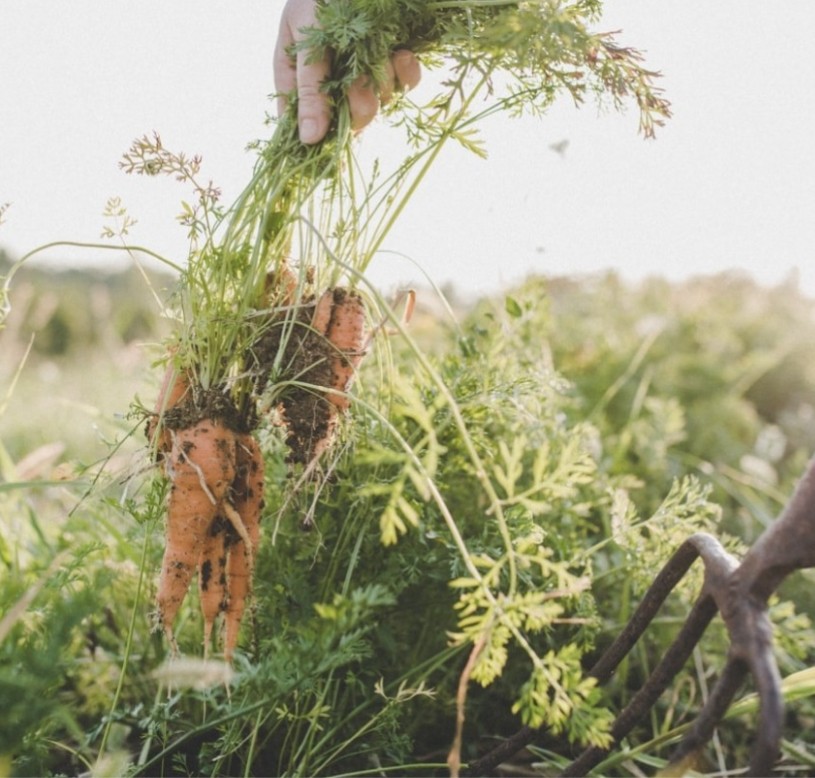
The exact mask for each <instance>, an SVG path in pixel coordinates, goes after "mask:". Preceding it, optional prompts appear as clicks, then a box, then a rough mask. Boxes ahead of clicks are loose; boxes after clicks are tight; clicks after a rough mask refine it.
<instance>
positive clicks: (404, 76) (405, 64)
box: [391, 49, 422, 91]
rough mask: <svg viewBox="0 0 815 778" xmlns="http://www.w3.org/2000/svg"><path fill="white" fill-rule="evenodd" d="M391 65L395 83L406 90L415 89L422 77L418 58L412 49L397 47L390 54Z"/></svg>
mask: <svg viewBox="0 0 815 778" xmlns="http://www.w3.org/2000/svg"><path fill="white" fill-rule="evenodd" d="M391 65H392V66H393V70H394V76H395V78H394V80H395V82H396V84H397V85H398V86H399V87H401V88H402V89H404V90H405V91H408V90H410V89H415V88H416V87H417V86H418V85H419V81H420V80H421V78H422V68H421V66H420V65H419V60H418V59H416V55H415V54H414V53H413V52H412V51H408V50H407V49H399V50H398V51H395V52H394V53H393V55H392V56H391Z"/></svg>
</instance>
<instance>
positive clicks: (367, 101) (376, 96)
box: [348, 49, 421, 132]
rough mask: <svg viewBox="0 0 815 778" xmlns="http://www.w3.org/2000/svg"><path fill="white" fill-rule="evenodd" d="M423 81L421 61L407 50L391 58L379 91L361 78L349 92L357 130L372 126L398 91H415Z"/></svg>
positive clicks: (352, 114) (352, 116)
mask: <svg viewBox="0 0 815 778" xmlns="http://www.w3.org/2000/svg"><path fill="white" fill-rule="evenodd" d="M420 78H421V67H420V65H419V60H417V59H416V57H415V55H414V54H413V52H412V51H408V50H407V49H399V50H398V51H395V52H394V53H393V54H392V55H391V58H390V60H389V61H388V62H387V63H386V64H385V80H384V81H383V82H382V83H381V84H379V89H378V90H376V89H375V88H374V86H373V84H372V83H371V80H370V79H369V78H367V77H362V76H361V77H360V78H358V79H357V80H356V81H355V82H354V83H353V84H352V85H351V87H350V88H349V89H348V105H349V107H350V109H351V126H352V127H353V129H354V130H355V131H357V132H358V131H359V130H361V129H362V128H363V127H365V126H366V125H368V124H370V123H371V121H372V120H373V119H374V117H375V116H376V114H377V112H378V111H379V106H380V104H382V105H386V104H387V103H388V102H389V101H390V100H391V99H392V98H393V93H394V91H396V90H397V89H400V90H405V91H407V90H409V89H413V88H414V87H415V86H416V85H417V84H418V83H419V80H420ZM377 92H378V93H377Z"/></svg>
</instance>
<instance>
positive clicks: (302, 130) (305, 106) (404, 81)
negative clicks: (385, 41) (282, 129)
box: [274, 0, 421, 144]
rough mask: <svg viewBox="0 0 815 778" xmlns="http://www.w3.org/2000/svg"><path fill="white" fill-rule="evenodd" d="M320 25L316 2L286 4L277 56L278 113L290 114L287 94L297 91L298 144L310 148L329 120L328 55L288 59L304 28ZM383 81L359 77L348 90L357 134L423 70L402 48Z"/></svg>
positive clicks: (304, 54) (302, 0)
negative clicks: (327, 91)
mask: <svg viewBox="0 0 815 778" xmlns="http://www.w3.org/2000/svg"><path fill="white" fill-rule="evenodd" d="M315 24H317V19H316V3H315V2H314V0H287V2H286V6H285V8H284V9H283V15H282V17H281V21H280V32H279V34H278V38H277V45H276V47H275V52H274V75H275V90H276V92H277V110H278V114H283V112H284V111H285V110H286V96H287V95H288V94H291V93H292V92H293V91H294V90H296V91H297V124H298V131H299V135H300V140H301V141H302V142H303V143H306V144H314V143H318V142H319V141H321V140H322V139H323V138H324V137H325V134H326V133H327V132H328V127H329V124H330V122H331V105H330V102H329V99H328V96H327V95H326V94H325V93H324V92H323V91H322V90H321V85H322V83H323V81H324V80H325V79H326V77H327V76H328V74H329V70H330V65H331V63H330V59H329V55H328V54H327V53H326V55H325V56H324V57H323V58H321V59H320V60H318V61H316V62H313V61H310V59H311V52H307V51H298V52H297V53H296V54H295V55H294V56H292V55H290V53H289V52H290V51H291V47H292V46H293V45H295V44H296V43H298V42H299V41H301V40H302V39H303V33H302V32H301V30H303V29H305V28H308V27H313V26H314V25H315ZM386 69H387V70H386V79H385V82H384V83H382V84H379V85H378V88H375V85H374V84H373V83H372V82H371V80H370V79H369V78H367V77H360V78H358V79H357V80H356V81H355V82H354V83H353V84H352V85H351V86H350V87H349V89H348V94H347V96H348V105H349V108H350V111H351V126H352V128H353V129H354V130H355V131H357V132H358V131H359V130H361V129H362V128H363V127H365V126H367V125H368V124H370V122H371V121H372V120H373V119H374V117H375V116H376V114H377V112H378V110H379V105H380V102H381V103H382V104H383V105H384V104H386V103H387V102H388V101H389V100H391V99H392V97H393V93H394V90H395V89H412V88H413V87H415V86H416V85H417V84H418V83H419V79H420V77H421V68H420V66H419V61H418V60H417V59H416V57H415V56H414V54H413V52H411V51H408V50H406V49H400V50H398V51H396V52H394V54H393V55H392V56H391V58H390V61H389V62H388V63H386Z"/></svg>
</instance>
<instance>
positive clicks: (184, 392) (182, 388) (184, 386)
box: [146, 363, 190, 459]
mask: <svg viewBox="0 0 815 778" xmlns="http://www.w3.org/2000/svg"><path fill="white" fill-rule="evenodd" d="M189 394H190V377H189V374H188V373H186V372H179V371H178V370H177V369H176V367H175V366H174V365H173V364H172V363H170V364H168V365H167V370H166V371H165V373H164V380H163V381H162V382H161V388H160V389H159V393H158V398H157V400H156V405H155V410H154V411H153V415H152V416H151V417H150V419H149V420H148V422H147V430H146V433H147V440H148V441H149V442H150V444H151V445H155V447H156V452H157V454H158V458H159V459H160V458H161V456H162V455H164V454H166V453H167V452H168V451H169V450H170V447H171V445H172V440H171V437H170V430H168V429H167V428H166V426H165V425H164V423H163V420H164V414H165V413H166V412H167V411H169V410H170V409H171V408H175V407H176V406H178V405H180V404H181V403H182V402H183V401H184V400H185V399H186V398H187V397H188V396H189Z"/></svg>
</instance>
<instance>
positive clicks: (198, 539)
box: [156, 419, 236, 652]
mask: <svg viewBox="0 0 815 778" xmlns="http://www.w3.org/2000/svg"><path fill="white" fill-rule="evenodd" d="M235 437H236V436H235V433H234V432H233V431H232V430H230V429H228V428H227V427H226V426H225V425H224V424H223V423H222V422H219V421H214V420H212V419H203V420H201V421H199V422H198V423H197V424H194V425H193V426H191V427H189V428H188V429H181V430H173V431H171V438H172V445H171V448H170V452H169V455H168V456H167V458H166V461H165V465H166V468H167V474H168V476H169V478H170V482H171V487H170V496H169V501H168V505H167V544H166V547H165V551H164V559H163V561H162V565H161V574H160V576H159V584H158V594H157V598H156V602H157V606H158V621H159V624H160V625H161V626H162V627H163V628H164V632H165V634H166V635H167V638H168V640H169V641H170V645H171V647H172V649H173V651H174V652H175V651H177V645H176V642H175V638H174V636H173V621H174V620H175V616H176V614H177V613H178V609H179V607H180V606H181V603H182V602H183V601H184V597H185V595H186V593H187V589H188V588H189V585H190V581H191V579H192V575H193V573H194V571H195V568H196V565H197V564H198V562H199V560H200V556H201V549H202V546H203V544H204V539H205V537H206V532H207V529H208V528H209V527H210V526H211V525H212V522H213V520H214V519H215V517H216V516H217V515H218V514H219V512H220V511H221V510H222V506H223V504H224V501H225V499H226V497H227V495H228V493H229V489H230V487H231V485H232V483H233V481H234V480H235V474H236V470H235V466H236V446H235Z"/></svg>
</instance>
